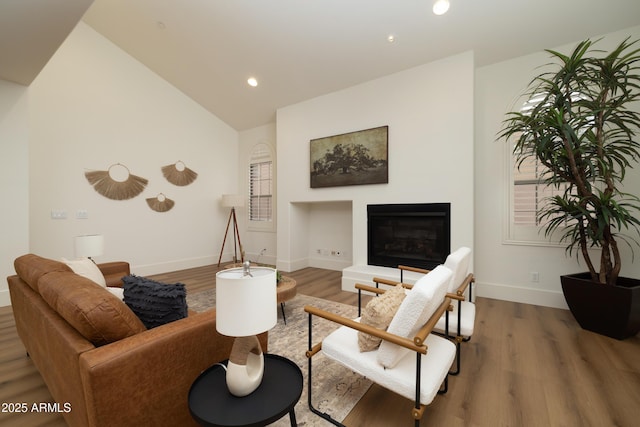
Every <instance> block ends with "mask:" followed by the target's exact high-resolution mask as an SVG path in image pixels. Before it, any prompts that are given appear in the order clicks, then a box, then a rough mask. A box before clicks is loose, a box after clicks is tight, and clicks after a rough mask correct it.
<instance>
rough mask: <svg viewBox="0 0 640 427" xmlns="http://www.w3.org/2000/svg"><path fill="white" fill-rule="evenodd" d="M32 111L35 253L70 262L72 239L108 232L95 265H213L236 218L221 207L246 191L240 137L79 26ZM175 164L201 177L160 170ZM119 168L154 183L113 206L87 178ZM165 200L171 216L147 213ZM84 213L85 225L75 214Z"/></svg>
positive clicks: (148, 268) (35, 94) (39, 83)
mask: <svg viewBox="0 0 640 427" xmlns="http://www.w3.org/2000/svg"><path fill="white" fill-rule="evenodd" d="M29 112H30V121H29V130H30V157H29V179H30V187H29V194H30V216H31V220H30V232H31V235H30V245H29V249H30V251H32V252H34V253H37V254H39V255H42V256H46V257H50V258H56V259H59V258H60V257H73V256H74V251H73V237H74V236H76V235H78V234H83V233H102V234H104V236H105V253H104V255H103V256H102V257H98V258H97V259H96V260H97V261H98V262H101V261H111V260H127V261H129V262H130V263H131V265H132V269H133V271H134V272H135V273H136V274H153V273H157V272H164V271H171V270H177V269H181V268H188V267H193V266H198V265H204V264H210V263H212V262H214V260H215V262H217V259H218V254H219V251H220V246H221V244H222V238H223V233H224V229H225V225H226V220H227V215H228V212H226V211H224V210H223V208H222V207H221V206H220V203H219V199H220V196H221V195H222V194H223V193H235V192H236V191H237V189H238V179H237V161H238V160H237V159H238V133H237V132H236V131H235V130H233V129H232V128H231V127H229V126H228V125H226V124H225V123H223V122H222V121H220V120H219V119H218V118H217V117H215V116H213V115H212V114H211V113H209V112H208V111H206V110H205V109H203V108H202V107H201V106H199V105H198V104H196V103H195V102H194V101H193V100H191V99H190V98H188V97H186V96H185V95H184V94H182V93H181V92H179V91H178V90H177V89H176V88H174V87H173V86H171V85H169V84H168V83H167V82H166V81H164V80H163V79H161V78H160V77H158V76H157V75H156V74H154V73H152V72H151V71H150V70H149V69H148V68H146V67H145V66H143V65H142V64H140V63H139V62H137V61H136V60H134V59H133V58H132V57H130V56H129V55H128V54H126V53H125V52H123V51H122V50H120V49H119V48H118V47H116V46H115V45H113V44H112V43H111V42H110V41H108V40H107V39H106V38H104V37H102V36H101V35H99V34H98V33H97V32H95V31H94V30H93V29H91V28H90V27H89V26H87V25H85V24H84V23H82V22H80V23H79V25H78V26H77V28H76V29H75V30H74V31H73V32H72V34H71V35H70V36H69V38H68V39H67V40H66V41H65V43H64V44H63V45H62V46H61V47H60V49H59V50H58V51H57V53H56V54H55V55H54V57H53V58H52V59H51V61H50V62H49V63H48V64H47V66H46V67H45V68H44V69H43V70H42V72H41V73H40V75H39V76H38V78H37V79H36V80H35V81H34V83H33V84H32V85H31V87H30V88H29ZM178 160H181V161H183V162H184V163H185V164H186V166H187V167H189V168H190V169H192V170H194V171H195V172H197V173H198V174H199V175H198V178H197V179H196V181H195V182H194V183H192V184H191V185H188V186H185V187H177V186H174V185H173V184H170V183H169V182H168V181H166V180H165V179H164V177H163V175H162V172H161V169H160V168H161V167H162V166H165V165H168V164H173V163H175V162H177V161H178ZM115 163H122V164H124V165H126V166H127V167H128V168H129V170H130V171H131V173H132V174H135V175H139V176H141V177H144V178H147V179H148V180H149V184H148V186H147V188H146V189H145V190H144V192H143V193H142V194H141V195H139V196H137V197H135V198H133V199H130V200H122V201H116V200H111V199H107V198H105V197H103V196H101V195H100V194H98V193H97V192H96V191H94V189H93V187H92V186H91V185H90V184H89V183H88V182H87V180H86V179H85V177H84V172H85V171H86V170H90V169H93V170H107V169H108V168H109V167H110V166H111V165H113V164H115ZM158 193H164V194H165V195H166V197H168V198H170V199H172V200H174V201H175V206H174V207H173V209H172V210H170V211H168V212H165V213H158V212H155V211H153V210H151V209H150V208H149V207H148V206H147V203H146V201H145V199H146V198H152V197H155V196H156V195H157V194H158ZM52 209H56V210H64V211H66V212H67V213H68V219H66V220H53V219H51V218H50V212H51V210H52ZM80 209H83V210H87V211H88V214H89V218H88V219H76V218H75V215H76V212H77V210H80ZM231 251H232V248H231V249H228V250H227V253H228V254H230V253H231ZM227 259H229V258H227Z"/></svg>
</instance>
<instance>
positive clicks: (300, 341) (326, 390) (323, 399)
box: [187, 289, 371, 427]
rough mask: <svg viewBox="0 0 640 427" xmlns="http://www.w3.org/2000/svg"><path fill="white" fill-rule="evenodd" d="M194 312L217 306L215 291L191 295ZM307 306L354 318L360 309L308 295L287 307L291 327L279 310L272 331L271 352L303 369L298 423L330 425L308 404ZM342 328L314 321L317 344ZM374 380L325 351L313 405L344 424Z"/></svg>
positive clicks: (284, 421) (319, 357)
mask: <svg viewBox="0 0 640 427" xmlns="http://www.w3.org/2000/svg"><path fill="white" fill-rule="evenodd" d="M187 303H188V305H189V309H190V310H194V311H205V310H208V309H210V308H213V307H215V289H212V290H207V291H203V292H199V293H196V294H194V295H187ZM305 305H312V306H314V307H318V308H321V309H323V310H327V311H330V312H332V313H336V314H340V315H342V316H345V317H349V318H354V317H356V316H357V312H358V309H357V307H353V306H350V305H346V304H340V303H337V302H332V301H327V300H323V299H320V298H314V297H310V296H307V295H300V294H298V295H296V297H295V298H293V299H292V300H290V301H287V303H286V305H285V315H286V320H287V324H286V325H285V323H284V321H283V318H282V312H281V310H280V307H278V323H277V324H276V326H275V327H274V328H273V329H271V330H270V331H269V353H273V354H279V355H281V356H284V357H286V358H288V359H290V360H292V361H294V362H295V363H296V364H297V365H298V366H299V367H300V370H302V375H303V376H304V388H303V391H302V396H300V401H299V402H298V404H297V405H296V408H295V410H296V420H297V422H298V425H299V426H305V427H311V426H329V425H331V424H330V423H329V422H327V421H326V420H324V419H322V418H320V417H319V416H317V415H315V414H313V413H312V412H311V411H310V410H309V406H308V403H307V387H308V382H307V373H308V372H307V371H308V360H307V358H306V356H305V354H304V353H305V351H307V347H308V339H309V338H308V329H309V326H308V322H309V317H308V313H306V312H305V311H304V306H305ZM337 327H338V325H337V324H336V323H333V322H329V321H327V320H324V319H321V318H318V317H316V316H314V318H313V343H314V344H317V343H319V342H320V341H321V340H322V338H324V337H326V336H327V335H328V334H329V333H331V331H333V330H335V329H337ZM370 385H371V381H369V380H367V379H365V378H363V377H361V376H360V375H358V374H356V373H355V372H352V371H351V370H348V369H347V368H345V367H343V366H342V365H340V364H338V363H336V362H334V361H332V360H330V359H329V358H327V357H325V356H324V355H323V354H322V352H320V353H318V354H316V355H315V356H313V403H314V406H315V407H316V408H317V409H319V410H320V411H322V412H326V413H328V414H329V415H331V416H332V417H333V418H335V419H337V420H339V421H342V420H344V419H345V417H346V416H347V415H348V414H349V412H350V411H351V409H353V407H354V406H355V405H356V403H358V401H359V400H360V398H361V397H362V396H363V395H364V393H365V392H366V391H367V390H368V389H369V386H370ZM271 425H273V426H278V427H284V426H289V425H290V424H289V417H288V416H285V417H283V418H281V419H280V420H278V421H277V422H276V423H274V424H271Z"/></svg>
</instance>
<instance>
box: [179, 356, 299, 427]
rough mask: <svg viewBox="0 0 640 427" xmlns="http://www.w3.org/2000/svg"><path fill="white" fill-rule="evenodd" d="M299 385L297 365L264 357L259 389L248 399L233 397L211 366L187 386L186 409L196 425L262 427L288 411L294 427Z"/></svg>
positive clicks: (221, 374) (219, 369)
mask: <svg viewBox="0 0 640 427" xmlns="http://www.w3.org/2000/svg"><path fill="white" fill-rule="evenodd" d="M225 363H226V362H225ZM302 386H303V380H302V371H300V368H299V367H298V365H296V364H295V363H293V362H292V361H291V360H289V359H287V358H284V357H282V356H278V355H275V354H265V355H264V376H263V377H262V383H261V384H260V386H259V387H258V388H257V389H256V390H255V391H254V392H253V393H251V394H250V395H248V396H245V397H236V396H234V395H232V394H231V393H230V392H229V390H228V389H227V383H226V371H225V370H224V369H223V368H222V366H220V365H213V366H212V367H210V368H209V369H207V370H206V371H204V372H203V373H202V374H200V376H199V377H198V378H196V380H195V381H194V383H193V385H192V386H191V389H190V390H189V410H190V411H191V415H192V416H193V418H194V419H195V420H196V421H197V422H198V423H200V425H203V426H214V427H231V426H234V427H240V426H244V427H250V426H251V427H254V426H255V427H257V426H265V425H267V424H271V423H273V422H275V421H277V420H279V419H280V418H282V417H283V416H284V415H285V414H286V413H287V412H288V413H289V419H290V420H291V426H292V427H294V426H297V422H296V413H295V406H296V403H297V402H298V400H299V399H300V395H301V394H302Z"/></svg>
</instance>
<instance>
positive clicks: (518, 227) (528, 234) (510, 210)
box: [502, 143, 566, 248]
mask: <svg viewBox="0 0 640 427" xmlns="http://www.w3.org/2000/svg"><path fill="white" fill-rule="evenodd" d="M504 146H505V148H504V153H505V156H504V157H505V180H504V181H505V183H506V186H507V191H505V195H506V198H505V218H506V219H507V221H503V239H502V240H503V243H504V244H510V245H518V246H543V247H554V248H555V247H564V246H566V245H565V244H563V243H561V242H560V239H559V237H558V235H557V233H556V234H555V235H553V236H545V234H544V226H541V225H539V224H536V225H522V224H516V221H515V186H516V184H515V180H516V179H515V178H516V176H515V175H516V174H515V170H516V161H515V160H516V159H515V155H514V153H513V144H511V143H508V144H504ZM538 182H539V179H538ZM538 185H541V186H544V184H543V183H539V184H538ZM545 197H546V196H545Z"/></svg>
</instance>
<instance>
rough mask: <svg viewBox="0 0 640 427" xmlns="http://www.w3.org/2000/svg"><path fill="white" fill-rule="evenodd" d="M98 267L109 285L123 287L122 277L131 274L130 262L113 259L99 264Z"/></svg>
mask: <svg viewBox="0 0 640 427" xmlns="http://www.w3.org/2000/svg"><path fill="white" fill-rule="evenodd" d="M98 268H99V269H100V271H101V272H102V275H103V276H104V280H105V282H107V286H116V287H122V278H123V277H124V276H128V275H129V274H131V268H130V267H129V263H128V262H125V261H112V262H105V263H102V264H98Z"/></svg>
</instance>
